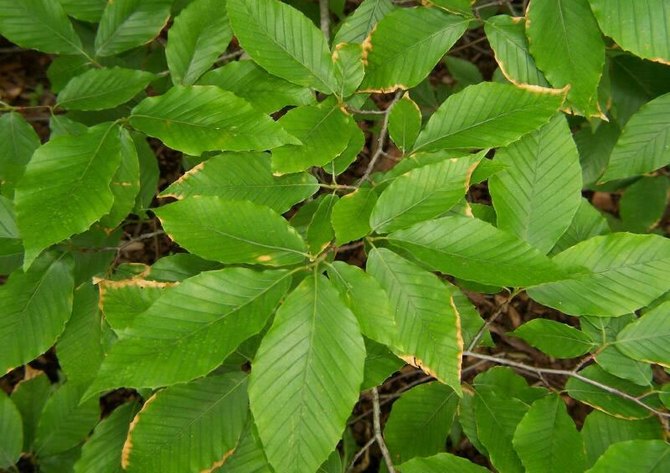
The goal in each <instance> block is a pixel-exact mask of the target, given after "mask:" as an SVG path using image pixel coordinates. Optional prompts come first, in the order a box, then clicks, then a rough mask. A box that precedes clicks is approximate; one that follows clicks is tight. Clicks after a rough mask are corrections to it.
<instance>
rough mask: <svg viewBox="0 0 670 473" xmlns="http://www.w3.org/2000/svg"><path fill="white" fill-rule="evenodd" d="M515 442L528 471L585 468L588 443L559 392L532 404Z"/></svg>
mask: <svg viewBox="0 0 670 473" xmlns="http://www.w3.org/2000/svg"><path fill="white" fill-rule="evenodd" d="M512 443H513V445H514V448H515V449H516V451H517V453H518V454H519V457H520V458H521V462H522V463H523V465H524V466H525V467H526V472H527V473H534V472H540V473H551V472H560V473H571V472H574V473H582V472H583V471H584V467H585V461H586V459H585V455H584V444H583V442H582V439H581V437H580V435H579V432H577V427H575V424H574V422H573V421H572V419H571V418H570V416H569V415H568V412H567V410H566V408H565V404H563V401H562V400H561V398H560V396H558V395H557V394H553V395H550V396H546V397H543V398H542V399H538V400H537V401H535V402H534V403H533V405H532V406H530V409H528V412H527V413H526V415H525V416H524V417H523V419H521V422H519V425H518V426H517V428H516V431H515V432H514V439H513V441H512Z"/></svg>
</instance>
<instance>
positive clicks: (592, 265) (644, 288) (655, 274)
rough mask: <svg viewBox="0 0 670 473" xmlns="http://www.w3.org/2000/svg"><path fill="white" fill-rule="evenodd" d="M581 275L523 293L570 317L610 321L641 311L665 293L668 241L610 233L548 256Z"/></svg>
mask: <svg viewBox="0 0 670 473" xmlns="http://www.w3.org/2000/svg"><path fill="white" fill-rule="evenodd" d="M553 261H555V262H556V263H557V264H558V265H559V266H560V267H563V268H565V269H566V270H567V269H568V267H569V266H570V265H574V264H575V263H578V264H579V265H580V266H581V267H582V268H586V270H587V271H586V272H584V271H581V272H578V273H574V274H573V275H572V276H571V277H570V278H569V279H565V280H563V281H558V282H554V283H549V284H544V285H542V286H538V287H536V288H532V289H530V290H529V291H528V294H529V295H530V296H531V297H532V298H533V299H535V300H536V301H538V302H539V303H541V304H544V305H548V306H549V307H553V308H555V309H558V310H560V311H561V312H564V313H566V314H570V315H599V316H605V317H612V316H617V315H623V314H626V313H628V312H633V311H635V310H637V309H639V308H640V307H644V306H645V305H647V304H649V303H650V302H651V301H653V300H654V299H656V298H657V297H659V296H660V295H661V294H663V293H665V292H666V291H668V290H670V281H668V280H667V278H665V277H664V276H663V275H664V274H665V273H666V271H668V268H670V242H669V241H668V240H667V239H665V238H662V237H659V236H657V235H634V234H629V233H616V234H611V235H605V236H599V237H594V238H591V239H589V240H586V241H583V242H581V243H578V244H577V245H575V246H573V247H571V248H568V249H567V250H565V251H563V252H562V253H559V254H558V255H556V256H555V257H554V258H553Z"/></svg>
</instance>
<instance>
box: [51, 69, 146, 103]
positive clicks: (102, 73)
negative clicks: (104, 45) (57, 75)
mask: <svg viewBox="0 0 670 473" xmlns="http://www.w3.org/2000/svg"><path fill="white" fill-rule="evenodd" d="M154 77H155V76H154V75H153V74H151V73H150V72H145V71H137V70H132V69H123V68H121V67H114V68H109V69H107V68H105V69H90V70H89V71H86V72H84V73H83V74H81V75H79V76H76V77H75V78H73V79H72V80H71V81H70V82H68V83H67V85H66V86H65V88H64V89H63V90H62V91H61V92H60V94H58V106H60V107H63V108H66V109H69V110H104V109H106V108H113V107H116V106H117V105H121V104H122V103H126V102H127V101H129V100H130V99H132V98H133V97H135V96H136V95H137V94H139V93H140V92H141V91H142V90H144V89H145V88H146V87H147V85H149V83H150V82H151V81H152V80H153V79H154Z"/></svg>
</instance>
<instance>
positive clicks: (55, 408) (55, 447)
mask: <svg viewBox="0 0 670 473" xmlns="http://www.w3.org/2000/svg"><path fill="white" fill-rule="evenodd" d="M80 401H81V386H79V385H78V384H72V383H66V384H64V385H62V386H61V387H60V388H58V390H57V391H56V392H55V393H54V394H53V395H52V396H51V397H50V398H49V400H48V401H47V402H46V404H45V405H44V411H43V412H42V416H41V417H40V420H39V423H38V424H37V431H36V433H35V453H36V454H37V455H39V457H40V458H42V457H47V456H50V455H54V454H57V453H62V452H65V451H67V450H69V449H71V448H73V447H75V446H76V445H77V444H79V443H80V442H81V441H83V440H84V438H86V436H87V435H88V433H89V432H90V431H91V429H92V428H93V426H94V425H95V424H96V423H97V422H98V418H99V417H100V407H99V406H98V399H89V400H88V401H85V402H81V403H80Z"/></svg>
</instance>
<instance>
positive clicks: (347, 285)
mask: <svg viewBox="0 0 670 473" xmlns="http://www.w3.org/2000/svg"><path fill="white" fill-rule="evenodd" d="M328 276H329V277H330V281H331V282H332V284H333V285H334V286H335V287H336V288H337V289H338V291H339V292H340V295H341V296H342V298H343V299H344V301H345V302H346V304H347V305H348V306H349V308H350V309H351V311H352V312H353V313H354V315H355V316H356V318H357V319H358V324H359V325H360V327H361V332H362V333H363V335H365V336H366V337H368V338H371V339H372V340H375V341H377V342H379V343H381V344H384V345H388V346H393V344H394V342H395V340H396V338H397V336H398V327H397V325H396V320H395V317H394V311H393V308H392V306H391V304H390V302H389V296H388V294H387V293H386V291H384V289H382V287H381V286H380V285H379V283H378V282H377V280H376V279H374V278H373V277H372V276H370V275H369V274H368V273H366V272H364V271H363V270H361V269H360V268H358V267H356V266H353V265H350V264H347V263H344V262H342V261H335V262H333V264H332V265H331V266H330V267H329V269H328Z"/></svg>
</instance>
